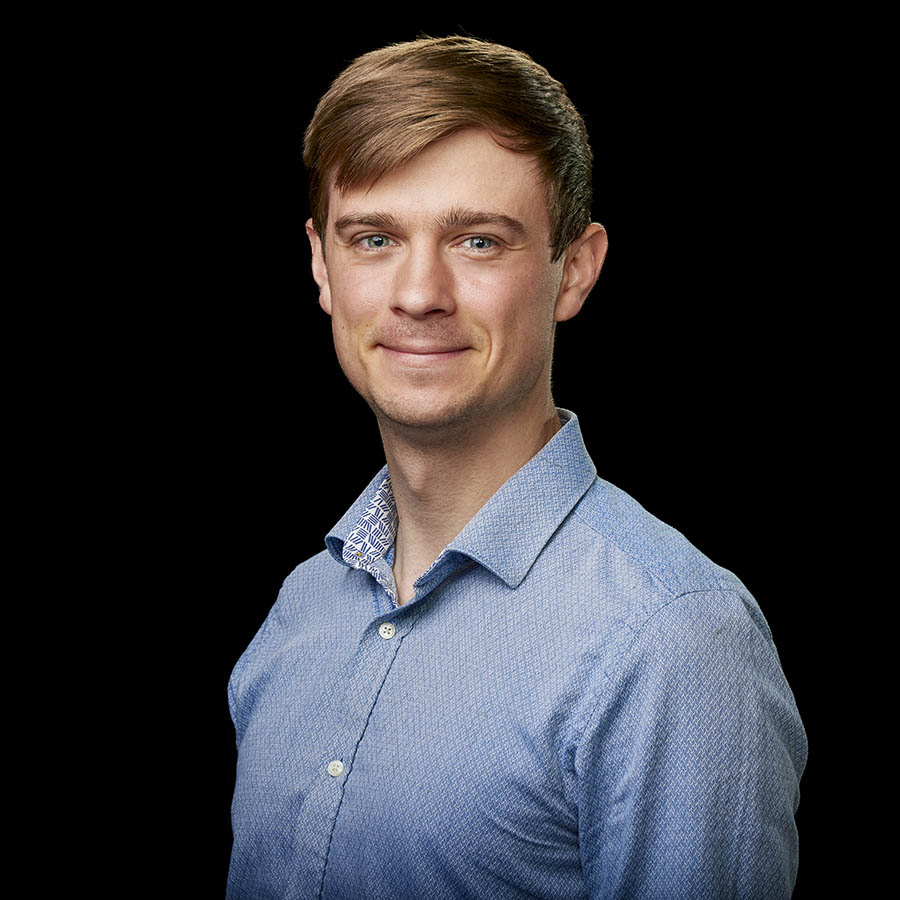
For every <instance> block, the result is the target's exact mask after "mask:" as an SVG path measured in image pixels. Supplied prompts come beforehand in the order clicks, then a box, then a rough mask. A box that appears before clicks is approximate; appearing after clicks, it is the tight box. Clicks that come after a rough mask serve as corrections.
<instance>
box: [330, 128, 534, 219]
mask: <svg viewBox="0 0 900 900" xmlns="http://www.w3.org/2000/svg"><path fill="white" fill-rule="evenodd" d="M328 207H329V209H328V220H329V223H334V222H335V220H336V219H338V218H341V217H342V216H344V215H346V214H347V213H348V212H352V213H353V214H356V213H360V214H368V213H372V212H385V213H390V214H391V215H393V216H395V217H402V218H405V219H407V220H410V221H417V220H425V219H429V220H434V219H436V218H440V217H441V216H442V215H443V216H445V215H446V213H447V211H448V210H451V209H480V210H486V211H490V212H493V213H496V214H498V215H505V216H508V217H510V218H514V219H516V220H519V221H522V222H524V223H526V224H527V226H528V227H529V230H533V231H539V232H546V234H547V235H548V236H549V230H550V223H549V215H548V211H547V195H546V191H545V188H544V182H543V178H542V175H541V170H540V166H539V164H538V161H537V159H536V158H535V157H533V156H530V155H527V154H523V153H516V152H514V151H512V150H508V149H506V148H505V147H502V146H500V144H498V143H497V142H496V141H495V140H494V138H493V137H492V135H491V133H490V132H488V131H486V130H483V129H466V130H465V131H460V132H458V133H456V134H454V135H451V136H450V137H447V138H443V139H442V140H439V141H435V142H434V143H433V144H430V145H429V146H428V147H426V148H425V149H424V150H423V151H422V152H421V153H420V154H418V155H417V156H416V157H414V158H413V159H412V160H410V161H409V162H408V163H405V164H404V165H402V166H400V167H398V168H397V169H394V170H392V171H390V172H387V173H386V174H384V175H382V176H381V177H379V178H377V179H376V180H375V181H373V182H370V183H368V184H365V185H361V186H358V187H351V188H348V189H346V190H344V191H340V190H337V189H336V188H335V187H334V185H333V183H331V184H329V200H328Z"/></svg>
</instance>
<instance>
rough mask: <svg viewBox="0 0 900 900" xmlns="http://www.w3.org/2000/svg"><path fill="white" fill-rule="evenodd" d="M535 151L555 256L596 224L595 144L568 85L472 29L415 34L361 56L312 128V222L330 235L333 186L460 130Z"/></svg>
mask: <svg viewBox="0 0 900 900" xmlns="http://www.w3.org/2000/svg"><path fill="white" fill-rule="evenodd" d="M472 127H476V128H478V127H480V128H487V129H488V130H489V131H491V132H492V134H493V135H494V137H495V139H496V140H497V142H498V143H499V144H501V145H502V146H504V147H506V148H507V149H509V150H514V151H517V152H520V153H529V154H532V155H534V156H535V157H536V158H537V160H538V162H539V165H540V167H541V171H542V173H543V177H544V182H545V185H546V188H547V207H548V212H549V216H550V240H551V246H552V250H553V258H554V259H558V258H559V257H560V256H562V254H563V253H564V252H565V249H566V247H568V245H569V244H570V243H571V242H572V241H573V240H574V239H575V238H576V237H577V236H578V235H579V234H581V232H582V231H584V229H585V228H586V227H587V226H588V225H589V224H590V221H591V213H590V204H591V160H592V155H591V148H590V146H589V144H588V139H587V131H586V129H585V127H584V122H583V120H582V118H581V116H580V115H579V114H578V111H577V110H576V109H575V107H574V106H573V105H572V101H571V100H569V97H568V95H567V94H566V91H565V88H563V86H562V85H561V84H560V83H559V82H558V81H557V80H556V79H555V78H553V77H552V76H551V75H550V73H549V72H548V71H547V70H546V69H545V68H544V67H543V66H540V65H538V64H537V63H536V62H535V61H534V60H533V59H532V58H531V57H530V56H528V55H527V54H525V53H521V52H519V51H518V50H512V49H510V48H509V47H504V46H502V45H500V44H492V43H488V42H487V41H482V40H478V39H477V38H469V37H456V36H454V37H446V38H419V39H418V40H415V41H409V42H407V43H402V44H392V45H390V46H387V47H384V48H382V49H380V50H373V51H372V52H370V53H366V54H364V55H362V56H360V57H358V58H357V59H356V60H354V62H352V63H351V64H350V65H349V66H348V67H347V68H346V69H344V71H343V72H341V74H340V75H338V77H337V78H336V79H335V81H334V83H333V84H332V85H331V87H330V88H329V89H328V91H327V92H326V93H325V95H324V96H323V97H322V99H321V100H320V101H319V105H318V106H317V107H316V112H315V115H314V116H313V119H312V121H311V122H310V124H309V127H308V128H307V129H306V135H305V138H304V146H303V161H304V162H305V163H306V166H307V168H308V170H309V200H310V210H311V213H312V219H313V225H314V227H315V229H316V231H317V232H318V233H319V234H321V235H322V236H323V237H324V234H325V225H326V222H327V219H328V187H329V181H330V179H331V178H332V177H333V184H334V186H335V187H336V188H337V189H338V190H347V189H348V188H353V187H358V186H360V185H363V184H366V183H369V182H371V181H374V180H376V179H377V178H379V177H381V176H382V175H384V174H385V173H387V172H389V171H391V170H393V169H396V168H398V167H400V166H402V165H403V164H404V163H407V162H409V161H410V160H411V159H412V158H413V157H414V156H416V155H417V154H418V153H420V152H421V151H422V150H424V149H425V148H426V147H427V146H428V145H429V144H431V143H433V142H434V141H437V140H440V139H441V138H445V137H449V136H450V135H451V134H454V133H455V132H457V131H460V130H462V129H463V128H472Z"/></svg>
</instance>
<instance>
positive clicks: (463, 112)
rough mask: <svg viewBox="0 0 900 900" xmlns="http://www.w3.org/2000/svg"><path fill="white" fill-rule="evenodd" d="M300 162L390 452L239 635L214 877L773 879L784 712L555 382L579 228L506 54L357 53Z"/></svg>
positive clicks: (547, 86)
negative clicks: (618, 482) (225, 842)
mask: <svg viewBox="0 0 900 900" xmlns="http://www.w3.org/2000/svg"><path fill="white" fill-rule="evenodd" d="M304 159H305V161H306V163H307V166H308V167H309V170H310V199H311V204H312V211H313V215H312V219H311V220H310V222H309V223H308V224H307V232H308V234H309V239H310V243H311V246H312V256H313V263H312V266H313V275H314V277H315V280H316V282H317V284H318V286H319V291H320V303H321V306H322V308H323V309H324V310H325V312H326V313H328V314H329V315H330V316H331V320H332V326H333V334H334V341H335V347H336V349H337V353H338V357H339V360H340V363H341V366H342V368H343V370H344V372H345V373H346V375H347V377H348V379H349V380H350V381H351V383H352V384H353V386H354V387H355V388H356V389H357V390H358V391H359V393H360V394H361V395H362V396H363V397H364V398H365V400H366V401H367V402H368V404H369V406H370V407H371V408H372V410H373V412H374V413H375V416H376V418H377V421H378V426H379V429H380V433H381V437H382V440H383V444H384V450H385V455H386V459H387V466H386V468H385V469H384V470H382V471H381V472H380V473H378V474H377V475H376V477H375V478H374V479H373V481H372V482H371V484H370V485H369V486H368V487H367V488H366V489H365V490H364V491H363V493H362V494H361V495H360V498H359V500H358V501H357V502H356V503H355V504H354V505H353V507H352V508H351V509H350V510H349V511H348V512H347V514H346V515H345V516H344V517H343V518H342V519H341V521H340V522H339V523H338V524H337V526H335V528H334V529H333V530H332V532H331V533H330V534H329V535H328V537H327V539H326V546H327V549H326V550H325V551H323V552H322V553H320V554H319V555H317V556H315V557H314V558H312V559H311V560H309V561H307V562H306V563H304V564H302V565H301V566H299V567H298V568H297V569H296V570H295V571H294V572H293V573H292V574H291V575H290V576H289V577H288V579H287V580H286V582H285V584H284V587H283V589H282V591H281V593H280V595H279V598H278V601H277V603H276V604H275V607H274V608H273V609H272V611H271V613H270V615H269V617H268V618H267V620H266V622H265V624H264V625H263V627H262V629H261V630H260V632H259V633H258V634H257V636H256V637H255V638H254V640H253V641H252V643H251V645H250V647H249V648H248V649H247V651H246V652H245V653H244V655H243V656H242V657H241V659H240V661H239V662H238V664H237V666H236V668H235V670H234V673H233V675H232V678H231V682H230V684H229V699H230V704H231V710H232V716H233V718H234V722H235V727H236V730H237V738H238V747H239V755H238V772H237V786H236V790H235V796H234V803H233V808H232V817H233V826H234V835H235V843H234V850H233V855H232V865H231V870H230V875H229V896H230V897H232V898H255V900H259V898H268V897H271V898H287V897H290V898H313V897H316V898H317V897H323V898H365V897H391V898H423V897H431V898H482V897H484V898H507V897H508V898H513V897H516V898H520V897H532V898H554V900H555V898H561V897H567V898H568V897H571V898H578V897H582V898H584V897H591V898H600V897H602V898H612V897H616V898H669V900H671V898H702V897H747V898H754V897H787V896H789V895H790V892H791V889H792V886H793V883H794V879H795V877H796V865H797V837H796V829H795V826H794V820H793V816H794V813H795V811H796V807H797V803H798V783H799V778H800V775H801V774H802V770H803V767H804V764H805V757H806V741H805V734H804V731H803V727H802V724H801V722H800V719H799V716H798V714H797V710H796V708H795V705H794V701H793V697H792V695H791V692H790V689H789V687H788V685H787V684H786V682H785V680H784V676H783V674H782V672H781V669H780V666H779V663H778V657H777V654H776V652H775V648H774V645H773V643H772V638H771V634H770V632H769V629H768V626H767V625H766V622H765V620H764V618H763V616H762V613H761V612H760V610H759V608H758V606H757V605H756V603H755V601H754V600H753V598H752V597H751V596H750V594H749V593H748V592H747V590H746V588H744V586H743V585H742V584H741V583H740V581H738V580H737V579H736V578H735V577H734V576H733V575H732V574H731V573H729V572H726V571H724V570H723V569H720V568H718V567H717V566H715V565H714V564H713V563H711V562H710V561H709V560H708V559H706V558H705V557H704V556H703V555H702V554H700V553H699V552H698V551H697V550H696V549H694V548H693V547H692V546H691V545H690V544H689V543H688V542H687V541H686V540H685V539H684V538H683V537H682V536H681V535H680V534H679V533H677V532H676V531H674V530H672V529H670V528H668V527H667V526H665V525H664V524H662V523H661V522H659V521H658V520H656V519H654V518H653V517H652V516H650V515H649V514H648V513H647V512H645V511H644V510H643V509H642V508H641V507H640V506H639V505H638V504H637V503H636V502H635V501H634V500H632V499H631V498H630V497H628V496H627V495H625V494H624V493H622V492H621V491H619V490H617V489H616V488H614V487H613V486H612V485H610V484H608V483H606V482H604V481H602V480H600V479H598V478H597V476H596V470H595V467H594V465H593V463H592V462H591V459H590V457H589V456H588V455H587V452H586V450H585V448H584V445H583V443H582V440H581V437H580V432H579V428H578V421H577V418H576V417H575V416H574V415H573V414H572V413H570V412H567V411H565V410H557V409H556V408H555V407H554V405H553V401H552V399H551V392H550V368H551V357H552V350H553V338H554V330H555V326H556V323H557V322H561V321H564V320H567V319H570V318H572V317H573V316H575V315H576V314H577V313H578V311H579V309H580V307H581V305H582V304H583V303H584V301H585V298H586V297H587V295H588V293H589V292H590V290H591V288H592V287H593V285H594V283H595V281H596V279H597V277H598V275H599V272H600V268H601V266H602V264H603V259H604V255H605V252H606V234H605V232H604V229H603V228H602V227H601V226H600V225H597V224H592V223H591V221H590V214H589V204H590V194H591V189H590V184H591V182H590V165H591V154H590V149H589V147H588V143H587V137H586V134H585V130H584V125H583V123H582V121H581V118H580V117H579V115H578V113H577V112H576V111H575V109H574V108H573V106H572V104H571V103H570V101H569V100H568V98H567V96H566V94H565V92H564V90H563V88H562V86H561V85H560V84H559V83H558V82H556V81H555V80H554V79H552V78H551V77H550V76H549V75H548V73H547V72H546V71H545V70H544V69H543V68H541V67H540V66H538V65H537V64H535V63H534V62H533V61H532V60H531V59H530V58H528V57H527V56H525V55H523V54H520V53H517V52H515V51H513V50H510V49H508V48H505V47H500V46H497V45H492V44H486V43H482V42H479V41H476V40H473V39H468V38H466V39H463V38H446V39H423V40H419V41H416V42H412V43H409V44H401V45H395V46H392V47H388V48H385V49H383V50H379V51H375V52H373V53H369V54H366V55H364V56H363V57H361V58H360V59H358V60H356V61H355V62H354V63H353V64H351V65H350V67H349V68H348V69H346V70H345V71H344V72H343V73H342V74H341V75H340V76H339V77H338V79H337V80H336V81H335V83H334V84H333V85H332V87H331V88H330V89H329V91H328V92H327V93H326V95H325V96H324V97H323V98H322V101H321V102H320V104H319V107H318V109H317V110H316V114H315V116H314V118H313V121H312V123H311V124H310V126H309V128H308V130H307V134H306V143H305V155H304Z"/></svg>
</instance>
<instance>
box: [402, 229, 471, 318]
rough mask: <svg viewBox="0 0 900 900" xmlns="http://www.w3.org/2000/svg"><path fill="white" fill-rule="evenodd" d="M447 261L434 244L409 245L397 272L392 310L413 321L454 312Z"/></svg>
mask: <svg viewBox="0 0 900 900" xmlns="http://www.w3.org/2000/svg"><path fill="white" fill-rule="evenodd" d="M453 296H454V292H453V275H452V272H451V271H450V267H449V260H446V259H444V257H443V253H442V250H441V248H440V247H439V246H434V245H431V244H429V245H424V244H418V245H411V246H410V247H409V248H408V249H407V252H406V254H404V257H403V259H402V260H401V261H400V263H399V265H398V268H397V270H396V277H395V280H394V290H393V296H392V298H391V308H392V309H393V310H394V311H395V312H398V313H403V314H405V315H408V316H411V317H412V318H415V319H423V318H435V317H438V316H441V315H450V314H452V313H453V311H454V310H455V309H456V303H455V301H454V299H453Z"/></svg>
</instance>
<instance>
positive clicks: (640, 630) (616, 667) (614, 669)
mask: <svg viewBox="0 0 900 900" xmlns="http://www.w3.org/2000/svg"><path fill="white" fill-rule="evenodd" d="M623 552H624V551H623ZM694 594H720V595H722V594H729V595H731V596H733V597H736V598H737V600H738V601H741V595H740V594H739V593H738V592H737V591H735V590H729V589H727V588H698V589H696V590H691V591H683V592H682V593H680V594H675V595H674V596H673V597H671V598H670V599H669V600H666V601H665V603H663V604H661V605H660V606H659V607H658V608H657V609H655V610H654V611H653V612H652V613H650V614H649V615H648V616H647V618H646V619H644V621H643V622H641V624H640V625H639V626H637V628H633V632H634V633H633V635H632V638H631V640H630V641H629V643H628V646H627V647H625V648H624V649H623V650H622V651H621V653H620V654H619V656H618V658H617V659H616V660H615V662H614V663H613V664H612V665H610V666H607V667H605V668H604V672H603V679H602V681H601V683H600V686H599V691H598V692H597V693H595V695H594V696H595V698H599V696H601V695H602V693H603V689H604V688H605V687H606V686H607V685H608V683H609V682H610V681H611V680H612V677H613V675H615V674H618V672H619V671H620V670H621V668H622V666H624V664H625V660H626V659H628V657H629V655H630V654H631V652H632V651H633V650H634V646H635V644H636V643H637V642H638V640H639V639H640V638H641V637H642V636H643V634H644V631H646V629H647V626H649V625H650V623H651V622H653V620H654V619H656V618H657V617H658V616H659V615H660V614H661V613H662V612H663V611H664V610H666V609H668V608H669V607H670V606H671V605H672V604H673V603H676V602H677V601H679V600H683V599H684V598H685V597H690V596H692V595H694ZM629 627H630V626H629ZM601 715H602V709H596V710H594V711H593V712H591V713H590V715H588V716H586V717H585V722H584V727H583V728H581V729H580V731H579V729H578V728H576V729H575V731H576V734H577V739H576V742H577V744H578V747H577V749H576V755H577V753H578V751H579V750H580V749H581V742H582V741H583V740H584V736H585V734H586V733H587V732H588V731H589V730H590V726H591V725H592V724H594V723H595V721H596V720H597V719H598V718H599V717H600V716H601Z"/></svg>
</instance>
